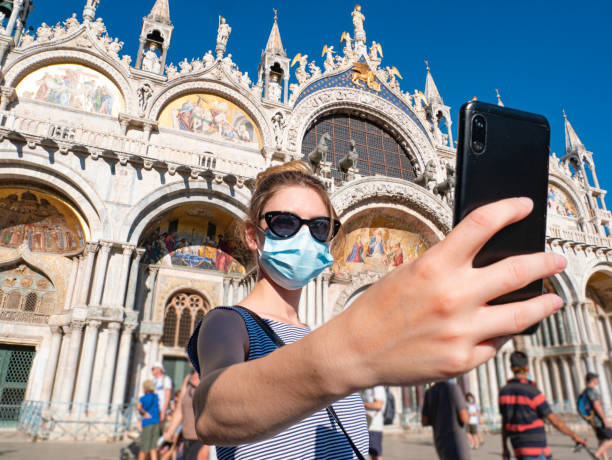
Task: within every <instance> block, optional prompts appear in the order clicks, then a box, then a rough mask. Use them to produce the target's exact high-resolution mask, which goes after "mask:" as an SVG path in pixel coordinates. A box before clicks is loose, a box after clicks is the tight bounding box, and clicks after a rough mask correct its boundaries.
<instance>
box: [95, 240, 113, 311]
mask: <svg viewBox="0 0 612 460" xmlns="http://www.w3.org/2000/svg"><path fill="white" fill-rule="evenodd" d="M100 246H101V248H100V254H99V255H98V260H97V262H96V274H95V276H94V282H93V292H92V293H91V301H90V303H89V304H90V305H91V306H93V307H97V306H99V305H100V302H101V300H102V291H103V290H104V280H105V279H106V269H107V268H108V256H109V254H110V251H111V249H112V247H113V243H111V242H110V241H102V242H100Z"/></svg>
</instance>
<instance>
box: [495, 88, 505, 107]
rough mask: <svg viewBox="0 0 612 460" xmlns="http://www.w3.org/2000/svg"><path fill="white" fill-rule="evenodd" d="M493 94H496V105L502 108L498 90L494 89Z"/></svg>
mask: <svg viewBox="0 0 612 460" xmlns="http://www.w3.org/2000/svg"><path fill="white" fill-rule="evenodd" d="M495 94H497V105H498V106H500V107H503V106H504V103H503V102H502V100H501V95H500V94H499V90H498V89H497V88H495Z"/></svg>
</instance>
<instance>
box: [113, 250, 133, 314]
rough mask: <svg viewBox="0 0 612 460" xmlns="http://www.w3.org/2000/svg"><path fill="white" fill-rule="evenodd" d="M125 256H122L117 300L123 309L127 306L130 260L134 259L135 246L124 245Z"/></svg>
mask: <svg viewBox="0 0 612 460" xmlns="http://www.w3.org/2000/svg"><path fill="white" fill-rule="evenodd" d="M122 248H123V254H122V255H121V272H120V273H119V283H117V291H116V292H117V296H116V298H115V300H116V305H117V306H120V307H123V306H124V305H125V297H126V294H127V285H128V279H129V275H130V271H131V270H130V259H131V258H132V252H134V249H135V248H134V246H132V245H130V244H124V245H123V246H122Z"/></svg>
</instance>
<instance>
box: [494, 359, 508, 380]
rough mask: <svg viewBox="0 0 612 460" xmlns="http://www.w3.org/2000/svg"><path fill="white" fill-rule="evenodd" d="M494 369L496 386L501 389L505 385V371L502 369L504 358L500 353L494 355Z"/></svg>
mask: <svg viewBox="0 0 612 460" xmlns="http://www.w3.org/2000/svg"><path fill="white" fill-rule="evenodd" d="M495 367H496V369H497V386H498V388H501V387H503V386H504V385H505V384H506V381H507V379H506V369H505V368H504V357H503V353H502V352H498V353H497V355H495Z"/></svg>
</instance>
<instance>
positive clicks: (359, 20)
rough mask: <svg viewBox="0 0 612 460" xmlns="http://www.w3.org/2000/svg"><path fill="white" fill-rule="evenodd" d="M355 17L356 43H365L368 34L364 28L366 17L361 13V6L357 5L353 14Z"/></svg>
mask: <svg viewBox="0 0 612 460" xmlns="http://www.w3.org/2000/svg"><path fill="white" fill-rule="evenodd" d="M351 16H352V17H353V26H355V41H356V42H362V43H365V41H366V33H365V29H364V28H363V22H364V21H365V16H364V15H363V13H362V12H361V5H359V4H357V5H355V9H354V10H353V12H352V13H351Z"/></svg>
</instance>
